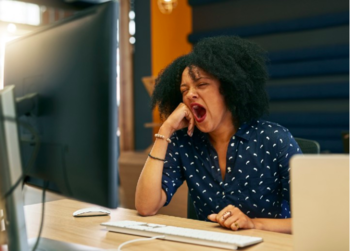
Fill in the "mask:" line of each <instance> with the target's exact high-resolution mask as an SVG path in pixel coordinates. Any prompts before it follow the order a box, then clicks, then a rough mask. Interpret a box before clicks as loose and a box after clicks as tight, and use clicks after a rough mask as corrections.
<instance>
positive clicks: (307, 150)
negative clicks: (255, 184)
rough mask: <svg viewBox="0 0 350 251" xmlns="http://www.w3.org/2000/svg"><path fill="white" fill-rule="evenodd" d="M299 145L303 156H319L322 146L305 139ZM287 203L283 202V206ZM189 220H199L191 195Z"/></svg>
mask: <svg viewBox="0 0 350 251" xmlns="http://www.w3.org/2000/svg"><path fill="white" fill-rule="evenodd" d="M294 139H295V141H296V142H297V143H298V145H299V147H300V149H301V151H302V152H303V154H319V153H320V144H319V143H318V142H317V141H315V140H309V139H303V138H294ZM285 203H287V202H286V201H283V202H282V204H285ZM187 218H188V219H193V220H198V218H197V214H196V210H195V209H194V206H193V201H192V199H191V196H190V194H189V193H188V194H187Z"/></svg>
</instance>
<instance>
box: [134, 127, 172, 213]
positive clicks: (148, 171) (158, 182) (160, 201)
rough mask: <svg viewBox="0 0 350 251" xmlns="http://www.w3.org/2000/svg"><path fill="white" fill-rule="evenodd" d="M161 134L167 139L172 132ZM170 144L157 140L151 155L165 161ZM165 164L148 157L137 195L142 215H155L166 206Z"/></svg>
mask: <svg viewBox="0 0 350 251" xmlns="http://www.w3.org/2000/svg"><path fill="white" fill-rule="evenodd" d="M159 134H162V135H164V136H165V137H166V138H168V137H170V135H171V134H170V132H166V130H164V129H163V130H162V128H161V129H160V130H159ZM167 148H168V142H167V141H166V140H164V139H156V140H155V142H154V145H153V147H152V150H151V152H150V154H151V155H152V156H154V157H156V158H159V159H164V158H165V155H166V152H167ZM163 165H164V162H163V161H161V160H157V159H153V158H151V157H148V158H147V160H146V163H145V165H144V167H143V169H142V172H141V174H140V177H139V180H138V183H137V187H136V194H135V207H136V209H137V211H138V212H139V213H140V214H141V215H154V214H156V213H157V212H158V210H159V209H160V208H161V207H162V206H163V205H164V203H165V201H166V194H165V192H164V191H163V190H162V174H163Z"/></svg>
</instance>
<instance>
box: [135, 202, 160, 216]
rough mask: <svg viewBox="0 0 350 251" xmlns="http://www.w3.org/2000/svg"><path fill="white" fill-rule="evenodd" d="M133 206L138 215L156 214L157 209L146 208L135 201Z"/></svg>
mask: <svg viewBox="0 0 350 251" xmlns="http://www.w3.org/2000/svg"><path fill="white" fill-rule="evenodd" d="M135 208H136V210H137V212H138V214H139V215H141V216H153V215H156V214H157V212H158V210H154V209H152V208H148V207H145V206H140V205H138V204H137V203H135Z"/></svg>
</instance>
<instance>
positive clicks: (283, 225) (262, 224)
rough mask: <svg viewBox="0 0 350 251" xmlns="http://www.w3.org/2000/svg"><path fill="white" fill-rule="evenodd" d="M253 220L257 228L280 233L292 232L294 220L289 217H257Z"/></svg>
mask: <svg viewBox="0 0 350 251" xmlns="http://www.w3.org/2000/svg"><path fill="white" fill-rule="evenodd" d="M252 222H253V224H254V226H255V228H256V229H260V230H266V231H273V232H279V233H286V234H291V233H292V220H291V219H290V218H289V219H265V218H264V219H263V218H255V219H252Z"/></svg>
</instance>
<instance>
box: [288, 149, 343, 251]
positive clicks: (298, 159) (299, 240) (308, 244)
mask: <svg viewBox="0 0 350 251" xmlns="http://www.w3.org/2000/svg"><path fill="white" fill-rule="evenodd" d="M290 168H291V169H290V172H291V208H292V234H293V242H294V250H296V251H313V250H315V251H322V250H327V251H329V250H337V251H342V250H344V251H349V155H346V154H339V155H338V154H335V155H332V154H330V155H322V154H321V155H316V154H315V155H314V154H307V155H296V156H293V157H292V159H291V161H290Z"/></svg>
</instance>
